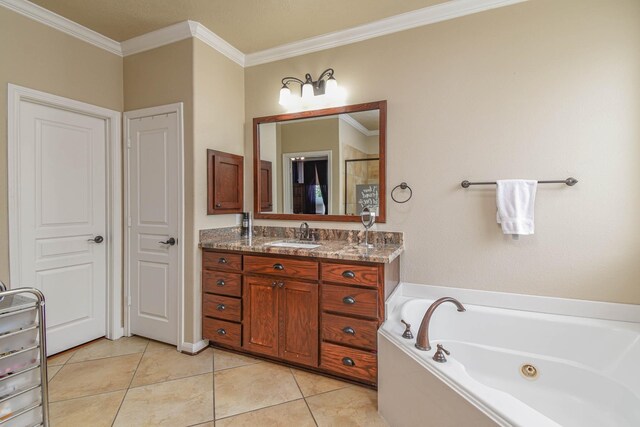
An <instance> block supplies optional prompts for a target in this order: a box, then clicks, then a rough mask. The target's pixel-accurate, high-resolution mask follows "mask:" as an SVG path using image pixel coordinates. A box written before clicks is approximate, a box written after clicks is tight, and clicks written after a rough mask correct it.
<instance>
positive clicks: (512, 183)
mask: <svg viewBox="0 0 640 427" xmlns="http://www.w3.org/2000/svg"><path fill="white" fill-rule="evenodd" d="M537 189H538V181H534V180H530V179H502V180H498V181H497V185H496V205H497V207H498V213H497V220H498V224H500V225H501V226H502V232H503V233H504V234H533V229H534V227H533V207H534V203H535V201H536V190H537Z"/></svg>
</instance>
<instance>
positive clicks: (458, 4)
mask: <svg viewBox="0 0 640 427" xmlns="http://www.w3.org/2000/svg"><path fill="white" fill-rule="evenodd" d="M523 1H527V0H452V1H448V2H445V3H440V4H437V5H434V6H429V7H425V8H422V9H418V10H414V11H411V12H406V13H402V14H400V15H395V16H391V17H389V18H385V19H381V20H379V21H375V22H371V23H369V24H364V25H359V26H357V27H353V28H348V29H346V30H340V31H335V32H333V33H327V34H323V35H321V36H317V37H311V38H308V39H304V40H299V41H295V42H292V43H286V44H283V45H280V46H276V47H273V48H271V49H265V50H261V51H259V52H254V53H249V54H246V55H245V59H244V64H245V67H252V66H254V65H259V64H265V63H267V62H273V61H279V60H281V59H286V58H292V57H294V56H300V55H305V54H307V53H312V52H318V51H321V50H326V49H331V48H334V47H338V46H344V45H347V44H351V43H357V42H360V41H363V40H368V39H372V38H375V37H380V36H384V35H387V34H392V33H397V32H399V31H404V30H409V29H411V28H416V27H421V26H423V25H428V24H435V23H437V22H442V21H447V20H450V19H454V18H459V17H461V16H466V15H471V14H474V13H478V12H484V11H486V10H490V9H496V8H499V7H503V6H510V5H512V4H516V3H521V2H523Z"/></svg>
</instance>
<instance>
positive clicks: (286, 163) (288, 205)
mask: <svg viewBox="0 0 640 427" xmlns="http://www.w3.org/2000/svg"><path fill="white" fill-rule="evenodd" d="M332 156H333V151H332V150H326V151H305V152H299V153H282V165H283V166H282V208H283V210H284V213H292V211H293V199H292V197H291V195H292V194H293V182H291V180H292V178H293V177H292V176H291V163H292V162H291V157H305V158H306V157H310V158H315V157H326V158H327V188H328V189H329V190H331V188H332V187H331V183H332V175H333V163H332V160H333V159H332ZM328 194H329V200H328V201H327V211H328V212H327V214H329V212H333V211H332V210H331V207H332V206H331V199H332V198H333V194H331V191H329V193H328ZM319 219H321V218H319Z"/></svg>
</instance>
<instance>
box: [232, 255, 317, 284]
mask: <svg viewBox="0 0 640 427" xmlns="http://www.w3.org/2000/svg"><path fill="white" fill-rule="evenodd" d="M244 271H245V273H259V274H270V275H274V276H283V277H285V276H286V277H290V278H294V279H309V280H318V263H317V262H315V261H305V260H298V259H290V258H269V257H261V256H251V255H246V256H245V257H244Z"/></svg>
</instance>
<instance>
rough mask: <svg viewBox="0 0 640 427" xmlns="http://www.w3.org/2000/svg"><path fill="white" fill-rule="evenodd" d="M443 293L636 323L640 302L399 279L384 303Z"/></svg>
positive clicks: (493, 304) (475, 301)
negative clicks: (529, 293) (490, 289)
mask: <svg viewBox="0 0 640 427" xmlns="http://www.w3.org/2000/svg"><path fill="white" fill-rule="evenodd" d="M443 296H450V297H453V298H457V299H459V300H460V301H461V302H463V303H467V304H471V305H480V306H485V307H497V308H506V309H511V310H521V311H531V312H535V313H547V314H559V315H563V316H575V317H588V318H592V319H601V320H614V321H619V322H634V323H640V305H637V304H621V303H613V302H604V301H590V300H580V299H570V298H557V297H546V296H539V295H525V294H514V293H508V292H494V291H481V290H477V289H464V288H453V287H446V286H432V285H419V284H415V283H405V282H403V283H400V284H399V285H398V286H397V287H396V289H395V290H394V291H393V293H392V295H391V296H390V297H389V298H388V299H387V304H389V302H390V301H392V300H393V301H397V300H398V299H402V298H405V299H409V298H424V299H434V300H435V299H437V298H440V297H443ZM394 304H395V302H394ZM386 313H391V307H389V306H388V305H387V310H386Z"/></svg>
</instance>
